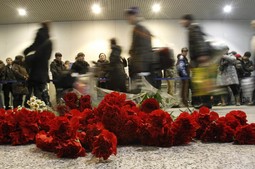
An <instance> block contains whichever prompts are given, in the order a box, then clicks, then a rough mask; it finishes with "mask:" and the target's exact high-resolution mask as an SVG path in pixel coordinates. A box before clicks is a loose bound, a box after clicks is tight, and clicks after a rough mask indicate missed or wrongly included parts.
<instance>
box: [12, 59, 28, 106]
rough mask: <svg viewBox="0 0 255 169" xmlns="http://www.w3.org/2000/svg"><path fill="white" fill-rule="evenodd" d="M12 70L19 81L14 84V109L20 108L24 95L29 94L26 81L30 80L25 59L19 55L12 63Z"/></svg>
mask: <svg viewBox="0 0 255 169" xmlns="http://www.w3.org/2000/svg"><path fill="white" fill-rule="evenodd" d="M12 70H13V73H14V75H15V78H16V80H17V82H16V83H13V86H12V91H13V97H14V98H13V107H14V108H15V107H18V106H21V105H22V101H23V100H22V98H23V95H26V94H28V88H27V86H26V80H27V79H28V73H27V70H26V68H25V64H24V57H23V56H21V55H19V56H16V57H15V60H14V61H13V62H12Z"/></svg>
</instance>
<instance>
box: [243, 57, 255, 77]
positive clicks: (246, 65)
mask: <svg viewBox="0 0 255 169" xmlns="http://www.w3.org/2000/svg"><path fill="white" fill-rule="evenodd" d="M243 69H244V75H243V76H244V77H250V76H251V72H252V71H253V70H254V67H253V62H252V61H251V60H247V61H244V60H243Z"/></svg>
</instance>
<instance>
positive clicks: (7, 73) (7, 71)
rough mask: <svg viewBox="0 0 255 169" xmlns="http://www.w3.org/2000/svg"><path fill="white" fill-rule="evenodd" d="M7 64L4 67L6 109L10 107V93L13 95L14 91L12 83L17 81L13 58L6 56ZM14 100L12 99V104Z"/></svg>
mask: <svg viewBox="0 0 255 169" xmlns="http://www.w3.org/2000/svg"><path fill="white" fill-rule="evenodd" d="M6 63H7V64H6V66H5V67H4V68H3V74H2V75H3V76H2V79H3V92H4V105H5V109H6V110H7V109H10V108H11V107H10V93H11V95H13V92H12V85H13V83H14V82H15V81H16V79H15V75H14V73H13V71H12V59H11V58H6ZM12 103H13V101H12V100H11V104H12Z"/></svg>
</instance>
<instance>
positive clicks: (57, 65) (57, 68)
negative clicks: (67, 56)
mask: <svg viewBox="0 0 255 169" xmlns="http://www.w3.org/2000/svg"><path fill="white" fill-rule="evenodd" d="M61 59H62V54H61V53H59V52H57V53H55V59H54V61H52V62H51V64H50V71H51V73H52V79H53V84H54V86H55V89H56V101H57V103H59V101H60V98H61V93H62V92H63V88H62V87H61V85H62V84H60V79H61V78H62V76H63V74H64V71H65V69H66V68H65V66H64V63H63V62H62V60H61Z"/></svg>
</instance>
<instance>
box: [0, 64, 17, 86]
mask: <svg viewBox="0 0 255 169" xmlns="http://www.w3.org/2000/svg"><path fill="white" fill-rule="evenodd" d="M2 80H3V83H4V84H5V83H12V82H13V81H15V80H16V78H15V75H14V72H13V70H12V65H11V66H8V65H6V66H4V68H3V70H2Z"/></svg>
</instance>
